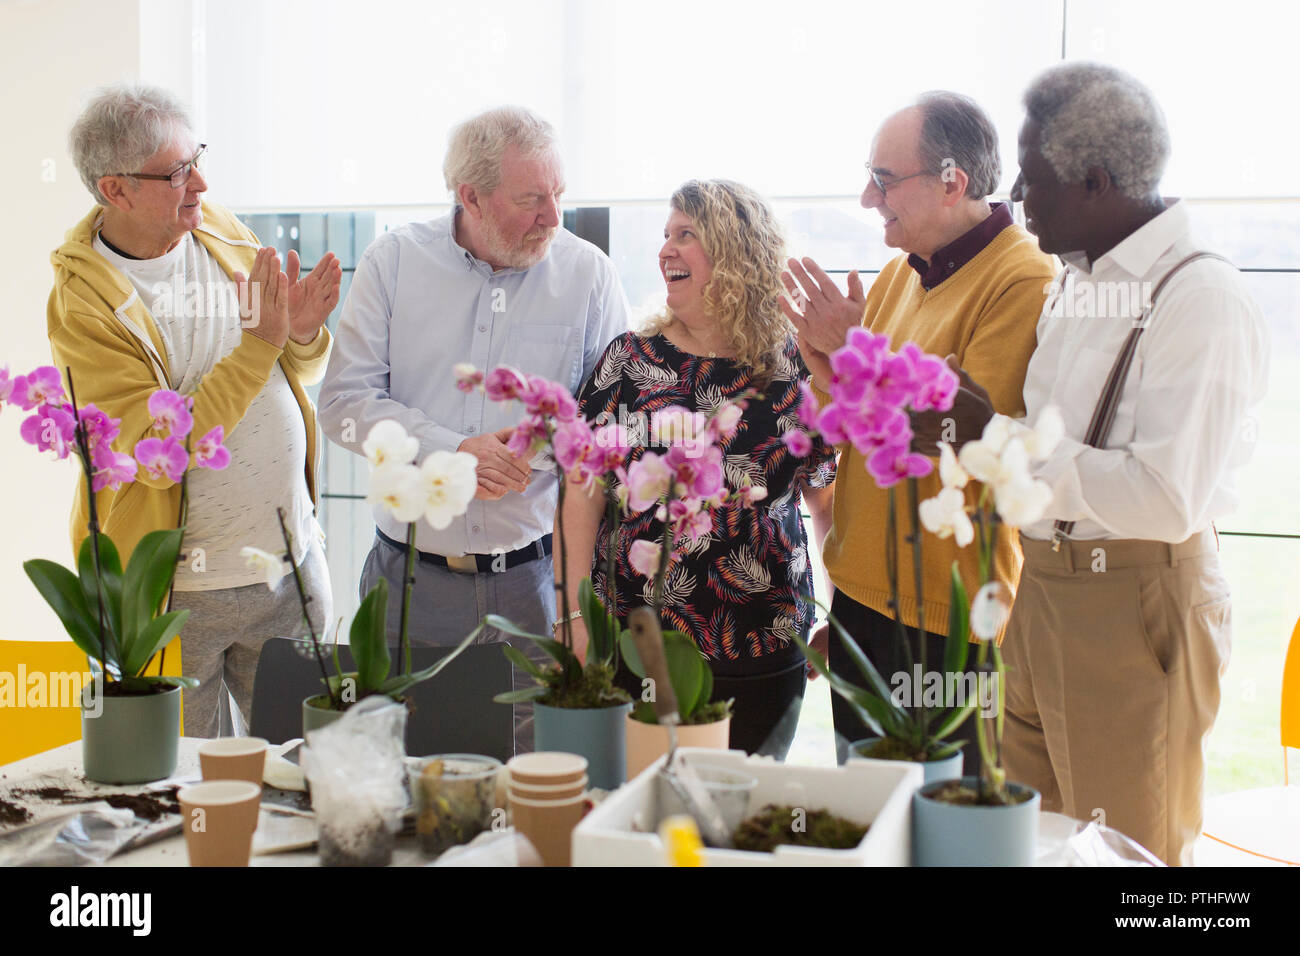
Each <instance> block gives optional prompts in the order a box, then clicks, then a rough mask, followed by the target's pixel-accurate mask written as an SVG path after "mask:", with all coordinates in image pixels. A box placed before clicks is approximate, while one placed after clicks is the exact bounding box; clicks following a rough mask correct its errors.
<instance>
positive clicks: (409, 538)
mask: <svg viewBox="0 0 1300 956" xmlns="http://www.w3.org/2000/svg"><path fill="white" fill-rule="evenodd" d="M414 590H415V522H414V521H411V522H408V523H407V525H406V567H405V570H404V571H403V574H402V621H401V624H399V625H398V628H397V655H398V656H399V657H400V658H402V667H403V668H404V670H403V671H402V673H403V674H404V675H409V674H410V673H411V641H410V639H409V638H408V637H407V635H406V630H407V627H408V626H409V625H410V620H411V592H412V591H414Z"/></svg>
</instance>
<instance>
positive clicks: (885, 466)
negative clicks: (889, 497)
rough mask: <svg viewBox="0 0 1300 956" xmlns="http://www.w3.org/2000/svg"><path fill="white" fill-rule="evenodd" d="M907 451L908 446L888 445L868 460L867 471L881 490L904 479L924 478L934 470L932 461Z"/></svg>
mask: <svg viewBox="0 0 1300 956" xmlns="http://www.w3.org/2000/svg"><path fill="white" fill-rule="evenodd" d="M907 449H908V446H907V445H886V446H885V447H884V448H881V449H880V451H878V452H876V453H875V454H874V455H872V456H871V457H870V458H868V459H867V471H869V472H870V473H871V477H872V478H874V479H875V480H876V484H877V485H879V486H880V487H881V488H888V487H889V486H890V485H894V484H897V483H898V482H900V481H902V480H903V479H904V478H923V477H925V476H926V475H928V474H929V473H930V472H931V471H933V470H934V465H933V464H931V462H930V459H928V458H926V457H925V456H924V455H917V454H914V453H912V452H909V451H908V450H907Z"/></svg>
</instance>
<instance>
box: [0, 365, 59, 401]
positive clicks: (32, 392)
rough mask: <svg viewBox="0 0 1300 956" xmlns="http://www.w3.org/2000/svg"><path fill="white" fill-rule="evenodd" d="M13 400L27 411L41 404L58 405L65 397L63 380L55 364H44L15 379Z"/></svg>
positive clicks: (12, 392)
mask: <svg viewBox="0 0 1300 956" xmlns="http://www.w3.org/2000/svg"><path fill="white" fill-rule="evenodd" d="M11 397H12V401H13V403H14V404H15V405H17V406H18V407H19V408H21V409H22V410H23V411H25V412H30V411H31V410H32V409H33V408H36V407H37V406H39V405H48V406H55V407H57V406H58V405H59V404H60V403H61V402H62V401H63V399H64V397H65V396H64V392H63V382H62V381H61V380H60V379H59V370H58V369H56V368H55V367H54V366H53V365H42V366H41V367H40V368H38V369H34V370H33V371H31V372H30V373H28V374H27V375H19V376H18V377H17V378H15V379H14V380H13V385H12V389H11Z"/></svg>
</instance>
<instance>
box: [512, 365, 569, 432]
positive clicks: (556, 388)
mask: <svg viewBox="0 0 1300 956" xmlns="http://www.w3.org/2000/svg"><path fill="white" fill-rule="evenodd" d="M520 398H521V399H522V400H523V403H524V408H526V409H528V411H529V412H530V413H531V414H533V415H540V416H541V417H543V418H554V419H555V420H556V421H559V422H571V421H573V420H574V418H575V417H577V414H578V403H577V402H576V401H574V398H573V395H572V393H570V391H569V390H568V389H567V388H565V387H564V386H563V385H561V384H560V383H559V382H551V381H548V380H547V379H544V378H542V377H541V376H540V375H530V376H528V387H527V389H525V390H524V391H523V392H522V393H521V394H520Z"/></svg>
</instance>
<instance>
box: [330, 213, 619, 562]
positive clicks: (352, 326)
mask: <svg viewBox="0 0 1300 956" xmlns="http://www.w3.org/2000/svg"><path fill="white" fill-rule="evenodd" d="M453 219H454V214H449V215H447V216H444V217H443V218H441V219H435V220H433V221H432V222H415V223H410V224H408V225H405V226H402V227H400V228H398V229H393V230H391V231H389V232H386V233H384V234H383V235H382V236H380V237H379V238H378V239H376V240H375V241H374V242H372V243H371V244H370V246H369V248H367V249H366V251H365V254H364V255H363V256H362V257H361V261H360V262H359V263H358V264H357V270H356V274H355V275H354V276H353V279H352V288H351V290H350V291H349V292H348V298H347V302H346V303H345V304H344V306H343V316H342V318H341V319H340V320H339V326H338V332H337V333H336V335H335V339H334V353H333V355H331V356H330V363H329V369H328V371H326V373H325V381H324V384H323V385H322V387H321V392H320V401H319V403H318V406H319V414H320V423H321V428H322V429H323V430H324V432H325V434H326V435H327V436H328V437H329V438H330V440H331V441H333V442H335V443H336V444H339V445H341V446H342V447H344V448H346V449H348V450H349V451H353V452H356V453H357V454H358V455H360V454H362V450H361V444H362V442H364V441H365V439H366V436H367V435H368V434H369V432H370V429H371V428H372V427H373V426H374V424H375V423H376V422H378V421H381V420H383V419H386V418H392V419H395V420H396V421H397V422H399V423H400V424H401V425H402V426H403V427H404V428H405V429H406V430H407V432H409V433H410V434H411V435H412V436H414V437H415V438H417V439H418V440H419V442H420V451H419V455H418V459H417V460H419V461H423V460H424V458H425V456H427V455H428V454H429V453H430V452H433V451H437V450H439V449H441V450H443V451H455V450H456V448H457V447H458V446H459V445H460V443H461V442H463V441H464V440H465V439H466V438H470V437H473V436H476V435H483V434H486V433H489V432H495V431H497V430H499V429H502V428H505V427H508V426H513V425H517V424H518V423H519V422H520V420H521V419H522V418H523V414H524V411H523V406H522V405H520V404H519V403H518V402H505V403H500V402H492V401H488V399H487V397H486V396H485V395H484V394H483V392H482V391H481V390H480V391H475V392H470V393H469V394H466V393H464V392H461V391H459V390H458V389H457V388H456V377H455V374H454V372H453V368H454V367H455V366H456V365H457V364H458V363H460V362H469V363H471V364H473V365H475V366H477V367H478V368H479V369H482V370H484V371H487V370H490V369H492V368H495V367H497V366H498V365H509V366H512V367H514V368H516V369H519V370H520V371H522V372H525V373H528V374H532V375H540V376H542V377H544V378H547V379H551V380H552V381H557V382H562V383H564V384H565V385H567V386H569V388H570V390H571V391H573V392H574V393H575V394H576V393H577V391H578V389H579V387H581V385H582V383H583V381H584V380H585V379H586V377H587V376H588V375H589V374H591V370H592V368H594V367H595V364H596V360H597V359H599V358H600V356H601V353H602V352H604V350H605V346H606V345H608V344H609V343H610V342H611V341H612V340H613V339H614V337H615V336H617V335H621V334H622V333H624V332H626V331H627V327H628V306H627V299H626V297H625V296H624V294H623V288H622V286H621V285H620V284H619V281H618V276H617V274H616V273H615V271H614V267H613V264H612V263H611V262H610V261H609V258H608V257H607V256H606V255H605V254H604V253H602V252H601V251H600V250H599V249H598V248H596V247H595V246H594V245H592V244H591V243H589V242H586V241H585V240H583V239H579V238H578V237H577V236H575V235H573V234H572V233H570V232H568V231H566V230H564V229H560V230H559V231H558V233H557V234H556V237H555V240H554V241H553V242H552V243H551V247H550V249H549V251H548V252H547V254H546V258H545V259H543V260H542V261H541V262H539V263H538V264H537V265H535V266H532V267H530V268H528V269H503V270H501V271H500V272H493V271H492V267H491V266H490V265H488V264H487V263H486V262H483V261H481V260H478V259H476V258H474V257H473V256H472V255H470V253H469V252H468V251H466V250H465V249H464V248H463V247H462V246H460V245H459V244H458V243H457V242H456V238H455V233H454V230H453V225H452V224H453ZM555 503H556V480H555V476H554V474H553V473H552V472H550V471H546V472H542V471H534V472H533V477H532V481H531V483H530V484H529V485H528V489H527V490H526V491H524V492H522V493H516V492H507V493H506V495H505V497H503V498H501V499H499V500H497V501H481V500H478V499H476V500H474V501H472V502H471V503H470V506H469V511H468V512H466V514H465V516H464V517H463V518H460V519H457V520H456V521H453V522H452V523H451V524H450V525H449V526H448V527H447V528H445V529H443V530H441V531H436V530H434V529H433V528H432V527H430V526H429V524H428V523H427V522H425V521H420V522H418V523H417V525H416V529H417V530H416V547H417V548H418V549H419V550H421V551H427V552H431V553H434V554H442V555H462V554H491V553H493V552H495V551H513V550H515V549H516V548H520V547H523V546H524V545H526V544H528V543H529V542H532V541H535V540H537V539H538V538H540V537H542V536H543V535H544V534H546V533H547V532H549V531H550V530H551V527H552V525H553V523H554V519H555ZM374 516H375V523H376V524H377V525H378V526H379V528H380V530H382V531H383V532H384V533H385V534H386V535H388V536H389V537H391V538H393V539H395V540H398V541H405V540H406V526H405V525H404V524H402V523H401V522H399V521H397V520H395V519H394V518H393V517H392V516H391V515H389V514H388V513H387V512H386V511H383V510H382V509H380V508H378V507H376V508H375V509H374Z"/></svg>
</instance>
